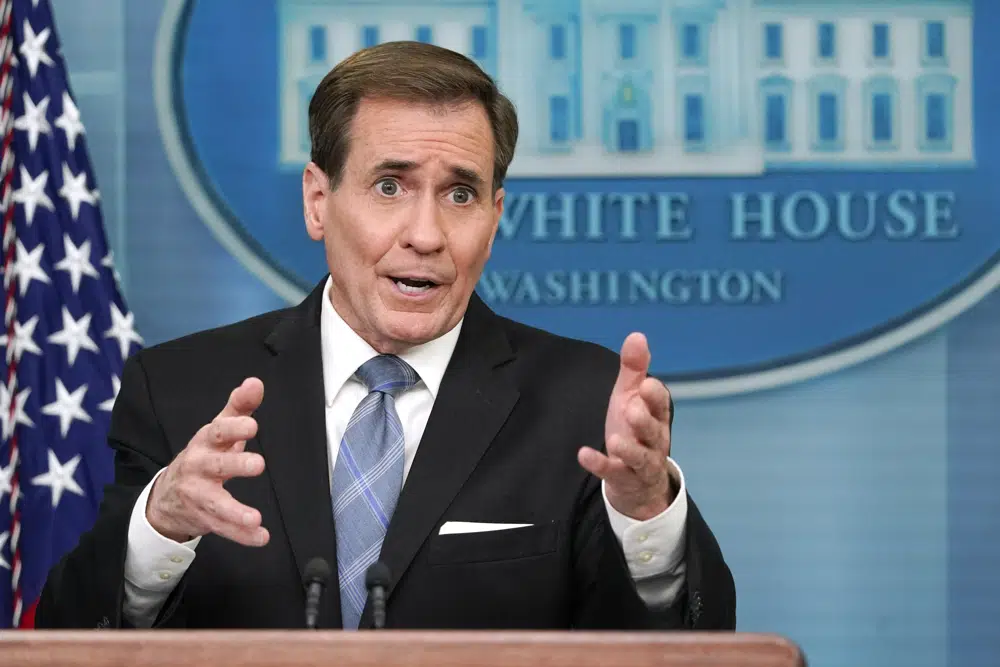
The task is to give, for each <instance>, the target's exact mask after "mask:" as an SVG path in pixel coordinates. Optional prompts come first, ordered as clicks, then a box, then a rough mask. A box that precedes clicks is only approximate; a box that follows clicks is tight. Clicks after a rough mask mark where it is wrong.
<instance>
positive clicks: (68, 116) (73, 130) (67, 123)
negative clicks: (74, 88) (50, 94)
mask: <svg viewBox="0 0 1000 667" xmlns="http://www.w3.org/2000/svg"><path fill="white" fill-rule="evenodd" d="M55 124H56V127H58V128H59V129H61V130H62V131H63V132H65V133H66V143H67V144H69V149H70V150H71V151H72V150H76V138H77V137H78V136H80V135H81V134H85V133H86V130H85V129H84V127H83V123H82V122H81V121H80V110H79V109H77V108H76V105H75V104H74V103H73V98H72V97H70V95H69V93H68V92H66V91H63V96H62V114H61V115H60V116H59V117H58V118H56V121H55Z"/></svg>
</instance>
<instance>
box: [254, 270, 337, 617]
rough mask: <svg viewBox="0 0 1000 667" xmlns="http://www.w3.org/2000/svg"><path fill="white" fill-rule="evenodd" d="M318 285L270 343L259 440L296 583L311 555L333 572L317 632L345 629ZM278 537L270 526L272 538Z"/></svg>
mask: <svg viewBox="0 0 1000 667" xmlns="http://www.w3.org/2000/svg"><path fill="white" fill-rule="evenodd" d="M324 285H325V282H323V283H321V284H320V285H319V286H318V287H317V288H316V289H315V290H314V291H313V293H312V294H310V295H309V297H308V298H307V299H306V300H305V301H303V303H302V304H301V305H300V306H299V307H298V308H296V309H294V310H292V311H290V315H289V316H288V317H287V318H285V319H284V320H282V321H281V322H280V323H279V324H278V325H277V326H276V327H275V329H274V330H273V331H272V332H271V334H270V335H269V336H268V338H267V340H266V344H267V346H268V347H269V348H270V350H271V352H272V354H273V357H272V359H271V367H270V372H269V373H268V374H267V377H264V378H262V381H263V383H264V401H263V403H262V404H261V406H260V408H259V409H258V411H257V414H256V416H257V419H258V440H259V442H260V445H261V449H262V450H263V453H264V460H265V462H266V467H267V470H268V473H269V474H270V478H271V480H272V483H273V485H274V492H275V495H276V496H277V499H278V508H279V511H280V512H281V519H282V523H283V524H284V529H285V533H286V534H287V536H288V541H289V544H290V546H291V549H292V553H293V554H294V556H295V563H296V565H297V566H298V570H299V578H300V580H301V577H302V576H303V574H304V572H305V568H306V564H307V563H308V562H309V561H310V560H311V559H312V558H314V557H317V556H319V557H322V558H325V559H326V561H327V563H329V565H330V568H331V570H332V574H331V577H330V580H329V581H328V582H327V587H326V591H325V593H324V595H323V598H322V601H321V605H322V606H321V608H320V615H319V619H318V620H319V624H320V627H324V628H330V627H334V628H336V627H340V626H341V620H340V594H339V586H338V577H337V552H336V540H335V533H334V527H333V510H332V508H331V502H330V486H329V456H328V450H327V443H326V421H325V412H324V404H325V395H324V392H323V364H322V352H321V349H320V326H319V312H320V303H321V299H322V298H323V286H324ZM279 534H280V533H277V532H276V531H274V530H273V528H272V532H271V535H272V539H274V538H275V537H276V536H277V535H279Z"/></svg>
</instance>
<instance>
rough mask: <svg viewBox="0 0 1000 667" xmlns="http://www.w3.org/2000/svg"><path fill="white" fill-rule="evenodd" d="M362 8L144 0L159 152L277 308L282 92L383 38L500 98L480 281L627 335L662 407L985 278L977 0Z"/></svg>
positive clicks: (886, 326) (845, 348) (515, 2)
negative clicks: (506, 118) (510, 109)
mask: <svg viewBox="0 0 1000 667" xmlns="http://www.w3.org/2000/svg"><path fill="white" fill-rule="evenodd" d="M382 4H384V3H380V2H375V1H374V0H327V1H326V2H322V1H319V0H275V1H274V2H252V3H247V2H241V1H239V0H228V1H226V0H216V1H214V2H197V1H195V0H171V1H169V2H167V8H166V10H165V13H164V16H163V20H162V25H161V28H160V33H159V37H158V44H157V56H156V64H155V82H154V85H155V93H156V102H157V111H158V114H159V120H160V126H161V130H162V133H163V137H164V143H165V147H166V150H167V154H168V157H169V159H170V160H171V163H172V165H173V167H174V169H175V171H176V173H177V176H178V178H179V180H180V183H181V185H182V187H183V188H184V191H185V193H186V194H187V196H188V197H189V198H190V200H191V202H192V204H193V206H194V208H195V209H196V211H197V212H198V214H199V215H200V216H201V217H202V218H203V219H204V221H205V223H206V224H207V225H208V226H209V228H210V229H211V230H212V231H213V232H214V233H215V235H216V236H217V237H218V238H219V239H220V241H221V242H222V243H223V244H225V246H226V247H227V248H228V249H229V250H230V251H231V252H232V253H233V254H234V255H235V256H236V257H238V258H239V259H240V260H241V261H242V262H244V263H245V264H246V265H247V266H248V267H249V268H250V269H251V270H253V271H254V272H255V273H256V274H257V275H259V276H260V277H261V278H262V279H263V280H264V281H266V282H267V283H268V284H269V285H270V286H271V287H272V288H273V289H275V290H276V291H277V292H278V293H279V294H281V295H282V296H283V297H285V298H287V299H288V300H289V301H297V300H298V299H300V298H301V297H302V296H304V294H305V292H306V291H307V290H309V289H310V288H311V287H312V286H313V285H314V284H315V283H316V282H317V281H318V280H319V279H320V278H321V277H322V276H323V275H324V274H325V272H326V265H325V260H324V256H323V251H322V247H321V245H320V244H317V243H314V242H312V241H311V240H310V239H309V238H308V237H307V236H306V234H305V230H304V226H303V221H302V215H301V209H302V203H301V172H302V168H303V166H304V165H305V163H306V161H307V160H308V155H309V141H308V132H307V129H306V109H307V106H308V101H309V98H310V96H311V94H312V92H313V90H314V89H315V86H316V84H317V83H318V82H319V80H320V79H321V78H322V77H323V76H324V75H325V74H326V73H327V72H328V71H329V70H330V68H331V67H333V65H335V64H336V63H337V62H338V61H340V60H341V59H342V58H344V57H346V56H347V55H348V54H350V53H352V52H353V51H355V50H357V49H359V48H363V47H365V46H368V45H372V44H377V43H380V42H384V41H391V40H397V39H417V40H421V41H427V42H433V43H436V44H439V45H442V46H445V47H447V48H451V49H454V50H456V51H459V52H462V53H464V54H466V55H468V56H469V57H470V58H472V59H474V60H475V61H476V62H478V63H479V64H480V66H481V67H483V68H484V69H485V70H486V71H488V72H490V73H491V74H492V75H494V76H495V77H496V78H497V80H498V82H499V83H500V85H501V87H502V88H503V89H504V91H505V92H506V93H507V94H508V95H509V96H510V97H511V98H512V99H513V100H514V102H515V104H516V105H517V107H518V111H519V116H520V121H521V126H522V127H521V137H520V140H519V144H518V152H517V157H516V158H515V160H514V163H513V164H512V165H511V169H510V173H509V178H508V182H507V193H508V194H507V200H506V211H505V214H504V217H503V220H502V221H501V225H500V231H499V233H498V238H497V241H496V243H495V245H494V251H493V256H492V258H491V260H490V262H489V264H488V265H487V267H486V270H485V272H484V275H483V277H482V279H481V281H480V283H479V285H478V292H479V294H480V295H481V296H482V297H483V298H484V299H485V300H486V301H487V303H489V305H490V306H491V307H492V308H494V309H495V310H496V311H497V312H499V313H500V314H503V315H507V316H510V317H513V318H515V319H518V320H520V321H523V322H526V323H528V324H532V325H535V326H540V327H543V328H545V329H548V330H551V331H554V332H556V333H561V334H565V335H569V336H573V337H578V338H586V339H589V340H593V341H595V342H598V343H601V344H603V345H606V346H608V347H610V348H612V349H618V347H619V346H620V345H621V342H622V340H623V339H624V338H625V336H626V335H627V334H628V333H629V332H631V331H634V330H639V331H643V332H644V333H646V334H647V335H648V336H649V338H650V341H651V345H652V347H653V365H654V366H653V370H654V371H655V372H656V373H657V374H658V375H660V376H661V377H663V378H664V379H665V380H667V381H668V382H669V384H670V386H671V389H672V391H673V393H674V395H675V396H676V397H677V398H685V397H712V396H721V395H728V394H734V393H740V392H747V391H754V390H759V389H765V388H772V387H778V386H781V385H785V384H788V383H791V382H795V381H800V380H803V379H807V378H811V377H816V376H819V375H821V374H824V373H829V372H832V371H835V370H838V369H841V368H845V367H847V366H849V365H852V364H856V363H859V362H862V361H865V360H867V359H870V358H872V357H874V356H876V355H879V354H883V353H885V352H887V351H890V350H892V349H894V348H897V347H899V346H901V345H903V344H905V343H907V342H909V341H912V340H914V339H916V338H917V337H919V336H922V335H924V334H926V333H928V332H930V331H932V330H934V329H935V328H937V327H939V326H941V325H942V324H944V323H946V322H947V321H949V320H950V319H951V318H953V317H955V316H956V315H958V314H960V313H961V312H963V311H964V310H966V309H968V308H970V307H971V306H973V305H974V304H975V303H977V302H978V301H979V300H981V299H982V298H983V297H984V296H986V295H987V294H988V293H989V292H990V291H991V290H992V289H994V287H995V286H996V285H997V284H998V282H1000V268H998V266H997V259H998V251H1000V224H997V220H998V212H1000V187H998V186H1000V126H998V125H997V124H996V123H989V122H986V121H988V119H989V117H990V115H991V109H994V108H995V107H996V105H997V104H998V103H1000V80H998V79H1000V55H998V53H997V51H996V50H995V49H989V48H987V46H986V45H988V44H989V40H990V35H991V34H996V32H997V29H1000V4H998V3H994V2H983V3H978V5H977V6H976V7H975V10H976V11H975V20H973V13H974V12H973V2H972V0H964V1H963V0H906V1H905V2H904V1H903V0H900V1H899V2H893V1H891V0H886V1H885V2H880V3H878V6H877V7H876V6H873V5H872V4H871V3H867V2H865V1H864V0H857V1H856V2H853V3H852V2H844V1H843V0H808V1H806V0H802V1H799V2H795V1H792V0H787V1H785V2H777V3H776V2H766V3H765V2H757V1H755V0H687V1H686V2H681V3H679V2H674V1H672V0H658V1H653V2H650V1H649V0H643V1H642V2H638V1H637V2H629V1H627V0H620V1H618V2H615V3H600V2H599V3H587V2H581V0H511V1H510V2H506V1H504V2H500V1H499V0H461V1H458V0H426V1H425V2H406V3H405V4H401V5H400V6H399V7H397V8H395V9H394V10H393V11H391V12H388V11H385V9H384V8H383V7H382ZM633 5H635V6H634V7H633ZM913 5H919V6H920V11H919V12H911V11H902V10H903V8H904V6H905V7H911V6H913ZM236 15H238V16H239V23H238V29H234V23H233V16H236ZM973 72H975V73H976V75H977V79H976V80H975V82H974V81H973ZM974 84H975V85H974ZM979 120H983V121H984V122H982V123H979V122H977V121H979Z"/></svg>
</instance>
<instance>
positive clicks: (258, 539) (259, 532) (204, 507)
mask: <svg viewBox="0 0 1000 667" xmlns="http://www.w3.org/2000/svg"><path fill="white" fill-rule="evenodd" d="M199 509H200V510H201V512H202V514H203V517H204V520H205V523H206V524H207V527H208V529H209V530H210V531H211V532H213V533H215V534H217V535H220V536H222V537H225V538H226V539H229V540H232V541H234V542H237V543H239V544H243V545H246V546H263V545H264V544H267V541H268V540H269V539H270V534H269V533H268V530H267V529H266V528H264V527H263V526H261V515H260V512H259V511H258V510H256V509H254V508H253V507H248V506H247V505H244V504H243V503H241V502H239V501H238V500H236V499H235V498H233V496H232V495H231V494H230V493H229V492H227V491H226V490H224V489H222V488H219V487H215V488H214V489H212V490H211V491H209V492H206V493H205V494H204V495H203V497H202V502H201V505H200V507H199Z"/></svg>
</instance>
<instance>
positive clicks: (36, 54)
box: [18, 19, 55, 78]
mask: <svg viewBox="0 0 1000 667" xmlns="http://www.w3.org/2000/svg"><path fill="white" fill-rule="evenodd" d="M51 33H52V31H51V30H49V29H48V28H45V29H44V30H42V31H41V32H40V33H38V34H37V35H36V34H35V31H34V30H32V28H31V24H30V23H28V19H24V35H23V36H22V38H21V48H20V49H18V51H20V52H21V55H22V56H24V59H25V60H26V61H27V63H28V71H30V72H31V77H32V78H34V77H35V75H36V74H37V73H38V66H39V65H40V64H41V63H45V64H46V65H48V66H50V67H54V66H55V63H54V62H52V57H51V56H49V54H48V53H47V52H46V51H45V42H47V41H49V35H51Z"/></svg>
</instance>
